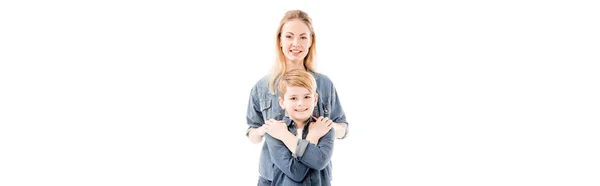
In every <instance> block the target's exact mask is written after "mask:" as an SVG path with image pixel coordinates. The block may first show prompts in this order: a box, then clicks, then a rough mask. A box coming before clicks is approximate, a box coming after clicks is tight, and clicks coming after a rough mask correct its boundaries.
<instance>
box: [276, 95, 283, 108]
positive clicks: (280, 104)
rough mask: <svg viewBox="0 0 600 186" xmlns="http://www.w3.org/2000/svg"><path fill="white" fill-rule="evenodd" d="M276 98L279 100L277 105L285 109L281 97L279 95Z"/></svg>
mask: <svg viewBox="0 0 600 186" xmlns="http://www.w3.org/2000/svg"><path fill="white" fill-rule="evenodd" d="M277 100H279V106H281V109H283V110H285V107H284V106H283V98H281V97H279V98H278V99H277Z"/></svg>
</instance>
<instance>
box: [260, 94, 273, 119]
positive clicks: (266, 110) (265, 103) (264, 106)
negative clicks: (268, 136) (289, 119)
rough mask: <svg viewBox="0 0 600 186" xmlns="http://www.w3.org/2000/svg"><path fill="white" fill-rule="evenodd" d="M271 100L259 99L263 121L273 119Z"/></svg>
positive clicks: (267, 98)
mask: <svg viewBox="0 0 600 186" xmlns="http://www.w3.org/2000/svg"><path fill="white" fill-rule="evenodd" d="M271 100H272V99H271V98H269V97H266V98H260V99H259V101H260V112H261V113H262V115H263V119H264V120H265V121H267V120H269V119H272V118H273V105H272V101H271Z"/></svg>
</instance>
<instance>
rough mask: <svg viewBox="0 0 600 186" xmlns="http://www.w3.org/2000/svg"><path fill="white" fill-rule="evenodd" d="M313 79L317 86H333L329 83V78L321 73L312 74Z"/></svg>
mask: <svg viewBox="0 0 600 186" xmlns="http://www.w3.org/2000/svg"><path fill="white" fill-rule="evenodd" d="M312 74H313V77H314V78H315V81H316V82H317V85H331V84H333V82H332V81H331V79H329V76H327V75H325V74H323V73H319V72H312Z"/></svg>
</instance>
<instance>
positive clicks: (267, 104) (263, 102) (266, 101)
mask: <svg viewBox="0 0 600 186" xmlns="http://www.w3.org/2000/svg"><path fill="white" fill-rule="evenodd" d="M270 108H271V98H260V111H261V112H265V110H268V109H270Z"/></svg>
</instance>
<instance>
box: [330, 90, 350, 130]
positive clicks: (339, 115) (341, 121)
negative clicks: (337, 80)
mask: <svg viewBox="0 0 600 186" xmlns="http://www.w3.org/2000/svg"><path fill="white" fill-rule="evenodd" d="M329 105H331V110H330V111H329V119H331V120H333V122H334V123H335V125H334V128H335V129H334V130H335V137H336V138H337V139H344V138H346V135H347V134H348V121H346V113H344V109H343V108H342V104H341V103H340V99H339V97H338V93H337V90H336V89H335V86H334V85H333V82H332V83H331V97H330V98H329Z"/></svg>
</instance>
